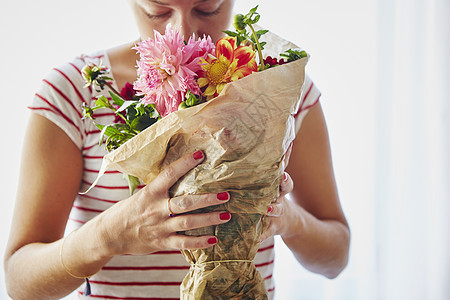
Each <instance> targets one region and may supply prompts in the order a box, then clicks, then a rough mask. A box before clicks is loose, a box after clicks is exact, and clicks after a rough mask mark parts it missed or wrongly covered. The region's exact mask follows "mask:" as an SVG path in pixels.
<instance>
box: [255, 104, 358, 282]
mask: <svg viewBox="0 0 450 300" xmlns="http://www.w3.org/2000/svg"><path fill="white" fill-rule="evenodd" d="M286 172H287V173H288V174H289V175H287V176H286V180H285V181H283V182H282V184H281V190H282V192H281V196H280V198H279V199H278V201H277V203H274V204H273V205H272V207H271V208H270V209H271V210H272V211H271V212H270V213H269V215H270V222H271V225H270V227H269V230H268V232H267V233H265V234H264V237H263V238H266V237H267V236H269V235H271V234H280V235H281V237H282V239H283V241H284V242H285V243H286V245H287V246H288V247H289V249H290V250H291V251H292V252H293V254H294V255H295V257H296V258H297V260H298V261H299V262H300V263H301V264H302V265H303V266H304V267H306V268H307V269H309V270H310V271H312V272H315V273H319V274H322V275H324V276H326V277H328V278H334V277H336V276H337V275H339V273H340V272H341V271H342V270H343V269H344V268H345V266H346V265H347V261H348V253H349V244H350V230H349V227H348V224H347V221H346V218H345V216H344V213H343V211H342V208H341V205H340V202H339V196H338V192H337V188H336V182H335V178H334V171H333V166H332V161H331V151H330V145H329V138H328V131H327V127H326V124H325V120H324V117H323V112H322V108H321V106H320V103H318V104H316V105H315V106H314V107H312V108H311V110H310V111H309V112H308V114H307V115H306V117H305V119H304V120H303V124H302V127H301V129H300V131H299V133H298V134H297V137H296V138H295V141H294V143H293V148H292V152H291V156H290V159H289V164H288V166H287V168H286ZM290 191H291V198H292V200H293V201H289V200H287V199H286V197H285V194H286V193H287V192H290Z"/></svg>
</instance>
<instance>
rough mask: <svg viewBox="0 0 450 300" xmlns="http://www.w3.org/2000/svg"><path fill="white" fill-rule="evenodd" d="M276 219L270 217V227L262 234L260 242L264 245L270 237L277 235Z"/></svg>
mask: <svg viewBox="0 0 450 300" xmlns="http://www.w3.org/2000/svg"><path fill="white" fill-rule="evenodd" d="M275 227H276V219H275V218H271V217H269V226H268V227H267V229H266V230H265V231H264V232H263V233H262V234H261V238H260V242H261V243H262V242H263V241H265V240H266V239H268V238H269V237H271V236H273V235H275V234H276V228H275Z"/></svg>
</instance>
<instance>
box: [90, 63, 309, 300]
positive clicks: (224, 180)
mask: <svg viewBox="0 0 450 300" xmlns="http://www.w3.org/2000/svg"><path fill="white" fill-rule="evenodd" d="M307 60H308V58H303V59H301V60H297V61H294V62H291V63H288V64H284V65H281V66H277V67H275V68H270V69H268V70H265V71H263V72H258V73H253V74H252V75H250V76H247V77H245V78H242V79H239V80H237V81H235V82H232V83H229V84H227V86H226V87H225V89H224V90H223V91H222V93H221V94H220V95H219V96H218V97H216V98H215V99H213V100H211V101H209V102H206V103H203V104H201V105H198V106H195V107H191V108H189V109H183V110H179V111H177V112H174V113H172V114H170V115H168V116H167V117H165V118H163V119H161V120H160V121H158V122H157V123H156V124H154V125H152V126H151V127H149V128H147V129H146V130H145V131H143V132H141V133H140V134H139V135H138V136H136V137H135V138H133V139H131V140H130V141H128V142H127V143H125V144H124V145H122V146H121V147H120V148H118V149H116V150H115V151H113V152H111V153H109V154H108V155H106V156H105V157H104V162H103V166H102V170H101V172H100V175H99V176H101V174H102V173H103V172H104V171H105V170H106V169H111V168H114V169H116V170H119V171H121V172H123V173H126V174H130V175H134V176H136V177H138V178H139V179H141V180H142V181H143V182H144V183H146V184H148V183H149V182H151V181H152V180H153V179H154V178H155V177H156V176H157V175H158V174H159V173H160V172H161V170H162V169H164V167H165V166H167V165H168V164H170V163H171V162H173V161H175V160H177V159H178V158H180V157H181V156H182V155H184V154H186V153H189V152H194V151H196V150H203V151H204V153H205V154H206V158H205V160H204V161H203V163H201V164H200V165H198V166H197V167H195V168H194V169H192V170H191V171H189V172H188V173H187V174H186V175H185V176H183V177H182V178H181V179H180V180H179V181H178V182H177V184H175V185H174V186H173V187H172V188H171V191H170V192H171V196H172V197H173V196H179V195H184V194H202V193H217V192H222V191H228V192H229V193H230V195H231V198H230V201H228V202H227V203H225V204H222V205H219V206H214V207H208V208H204V209H200V210H197V211H194V212H191V213H198V212H208V211H222V210H226V211H229V212H230V213H231V215H232V218H231V220H230V221H229V222H227V223H225V224H221V225H217V226H209V227H205V228H201V229H196V230H190V231H186V232H183V233H184V234H186V235H193V236H197V235H215V236H216V237H217V238H218V243H217V244H216V245H214V246H213V247H210V248H207V249H199V250H182V253H183V255H184V257H185V258H186V260H187V261H188V262H189V263H191V268H190V270H189V272H188V274H187V275H186V277H185V278H184V280H183V282H182V284H181V289H180V293H181V299H185V300H188V299H189V300H191V299H267V294H266V289H265V286H264V281H263V279H262V277H261V275H260V274H259V273H258V272H257V271H256V269H255V266H254V264H253V259H254V257H255V255H256V253H257V250H258V248H259V244H260V243H259V240H260V236H261V233H262V232H263V231H264V230H265V228H267V226H268V223H267V220H266V218H265V215H266V212H267V208H268V206H269V205H270V203H271V202H273V201H275V200H276V198H277V196H278V192H279V184H280V182H281V178H282V175H283V172H284V169H285V165H284V161H283V159H284V155H285V153H286V151H287V149H288V147H289V145H290V144H291V142H292V141H293V140H294V137H295V124H294V121H295V120H294V114H295V113H296V112H297V109H298V107H299V104H300V103H299V102H300V98H301V94H302V91H303V88H302V87H303V82H304V78H305V65H306V63H307Z"/></svg>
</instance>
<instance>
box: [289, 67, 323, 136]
mask: <svg viewBox="0 0 450 300" xmlns="http://www.w3.org/2000/svg"><path fill="white" fill-rule="evenodd" d="M320 96H321V93H320V90H319V89H318V88H317V87H316V85H315V84H314V82H313V81H312V80H311V78H310V77H309V76H308V75H306V76H305V83H304V85H303V92H302V96H301V100H300V106H299V109H298V111H297V113H296V114H295V116H294V118H295V134H297V133H298V131H299V130H300V127H301V125H302V122H303V119H304V118H305V116H306V115H307V114H308V112H309V110H310V109H311V107H313V106H314V105H316V104H317V103H318V102H319V98H320Z"/></svg>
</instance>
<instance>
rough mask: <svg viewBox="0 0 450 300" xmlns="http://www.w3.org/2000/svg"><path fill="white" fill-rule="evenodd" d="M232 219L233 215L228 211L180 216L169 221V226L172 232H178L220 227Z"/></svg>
mask: <svg viewBox="0 0 450 300" xmlns="http://www.w3.org/2000/svg"><path fill="white" fill-rule="evenodd" d="M230 219H231V214H230V213H229V212H227V211H220V212H211V213H204V214H189V215H180V216H176V217H175V218H171V219H170V220H168V226H169V228H170V230H171V231H173V232H177V231H185V230H191V229H196V228H202V227H206V226H211V225H219V224H222V223H226V222H228V221H230Z"/></svg>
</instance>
